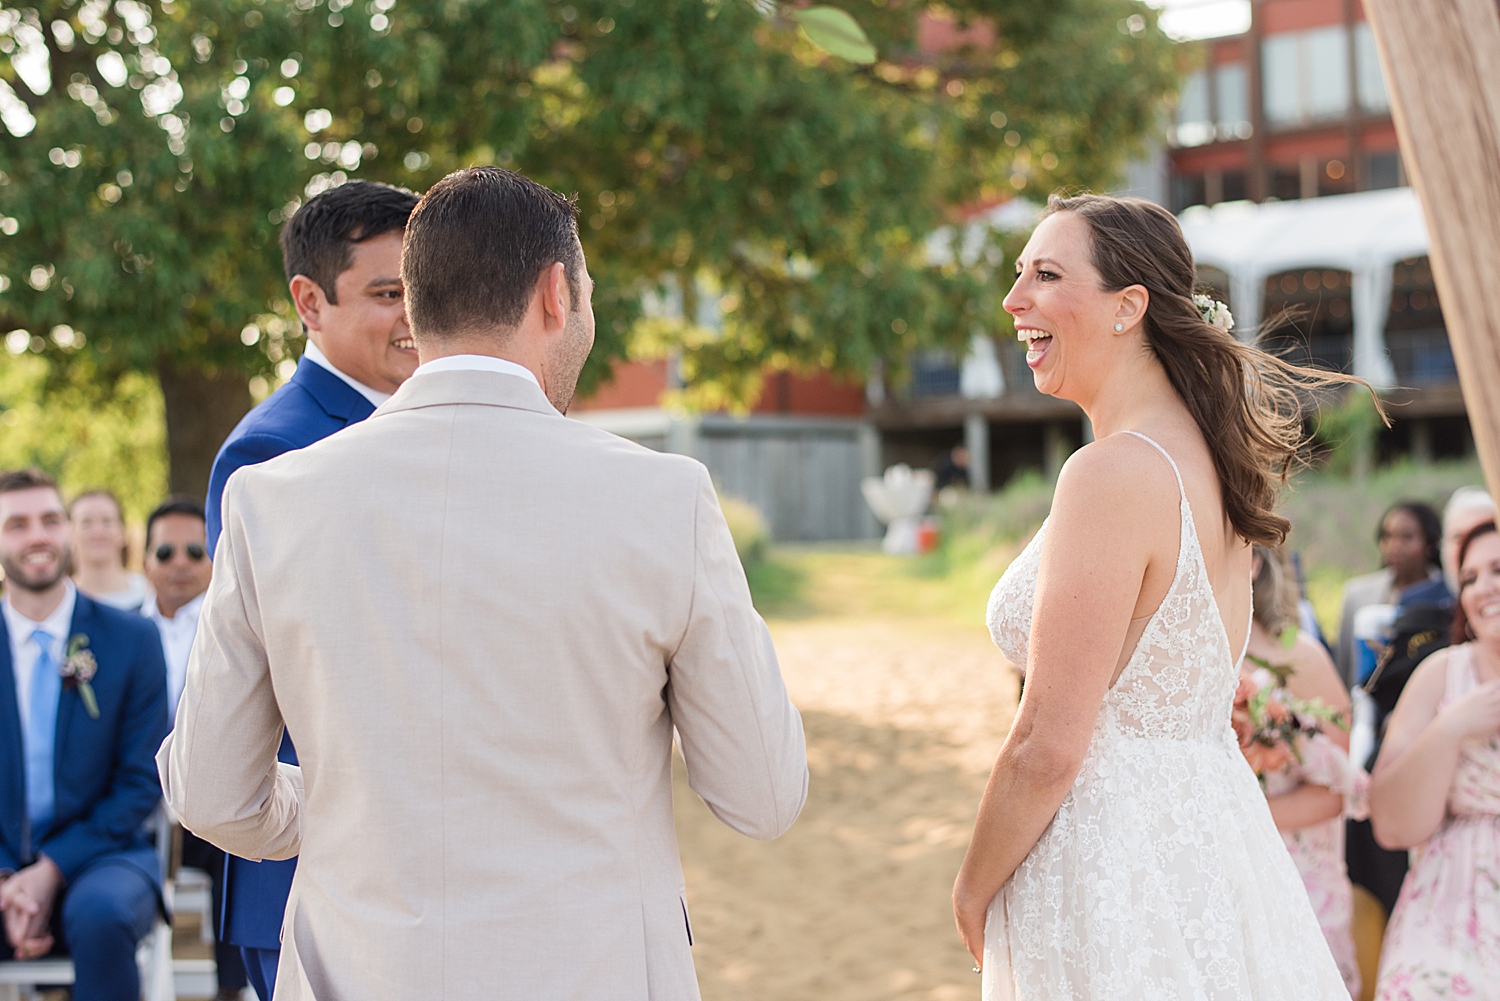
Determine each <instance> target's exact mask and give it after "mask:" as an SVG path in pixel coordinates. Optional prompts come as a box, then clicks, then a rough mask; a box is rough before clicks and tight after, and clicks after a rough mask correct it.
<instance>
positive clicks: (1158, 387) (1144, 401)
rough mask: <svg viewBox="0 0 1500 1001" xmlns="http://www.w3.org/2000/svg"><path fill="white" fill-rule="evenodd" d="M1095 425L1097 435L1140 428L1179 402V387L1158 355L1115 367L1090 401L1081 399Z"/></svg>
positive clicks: (1102, 436)
mask: <svg viewBox="0 0 1500 1001" xmlns="http://www.w3.org/2000/svg"><path fill="white" fill-rule="evenodd" d="M1078 402H1079V405H1080V406H1081V407H1083V412H1084V413H1085V414H1087V415H1088V418H1089V423H1090V424H1091V425H1093V428H1094V437H1095V438H1107V437H1109V436H1110V435H1112V434H1116V433H1118V432H1120V431H1138V430H1141V428H1142V426H1144V425H1148V424H1150V423H1152V418H1154V417H1155V416H1156V415H1158V414H1160V413H1162V411H1163V409H1164V408H1170V407H1171V406H1172V405H1173V404H1175V403H1177V402H1178V401H1177V390H1176V389H1174V388H1173V386H1172V380H1171V379H1169V378H1167V370H1166V369H1164V368H1162V365H1161V362H1159V361H1157V360H1156V356H1155V355H1151V354H1146V355H1144V356H1136V357H1134V358H1132V359H1130V361H1128V362H1126V363H1125V364H1122V365H1117V366H1114V367H1112V368H1111V370H1110V373H1109V375H1108V376H1107V377H1106V378H1105V379H1103V380H1102V381H1101V382H1100V383H1099V386H1098V389H1097V390H1096V391H1095V392H1094V394H1093V396H1092V397H1091V398H1090V399H1088V400H1080V401H1078Z"/></svg>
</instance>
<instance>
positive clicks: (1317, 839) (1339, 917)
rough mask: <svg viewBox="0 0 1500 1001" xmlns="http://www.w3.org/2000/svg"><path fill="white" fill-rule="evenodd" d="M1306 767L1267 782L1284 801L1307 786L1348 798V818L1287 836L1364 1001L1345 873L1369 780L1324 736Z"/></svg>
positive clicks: (1306, 748)
mask: <svg viewBox="0 0 1500 1001" xmlns="http://www.w3.org/2000/svg"><path fill="white" fill-rule="evenodd" d="M1299 750H1300V752H1301V754H1302V761H1301V763H1300V764H1299V763H1298V762H1296V761H1292V762H1290V763H1288V764H1287V765H1286V766H1285V767H1284V768H1281V769H1280V770H1278V771H1275V772H1271V773H1270V774H1268V775H1267V776H1266V780H1265V789H1266V795H1267V796H1268V797H1270V796H1280V795H1282V794H1284V793H1289V792H1291V791H1292V790H1294V789H1296V788H1297V787H1298V786H1300V785H1303V784H1305V783H1312V784H1313V785H1320V786H1325V787H1327V788H1329V789H1331V790H1333V791H1334V792H1336V793H1340V794H1341V795H1343V797H1344V815H1343V816H1339V817H1334V818H1332V819H1331V820H1325V821H1324V822H1322V823H1321V824H1313V825H1311V826H1310V827H1304V828H1302V829H1300V830H1296V831H1282V832H1281V840H1282V841H1284V842H1286V848H1287V851H1288V852H1290V853H1291V856H1292V861H1293V862H1295V863H1296V864H1297V872H1298V873H1299V874H1300V875H1301V876H1302V885H1303V886H1305V887H1307V897H1308V900H1310V901H1311V902H1312V908H1313V913H1314V914H1316V915H1317V917H1318V924H1319V925H1320V926H1321V927H1322V929H1323V937H1324V938H1325V939H1327V940H1328V949H1329V951H1330V952H1332V953H1333V959H1334V962H1336V963H1338V967H1339V973H1340V975H1342V976H1343V978H1344V985H1345V986H1346V987H1348V988H1349V996H1350V997H1355V998H1357V997H1359V988H1360V979H1359V963H1358V962H1357V961H1356V960H1355V953H1354V934H1353V930H1352V929H1353V925H1354V888H1353V887H1352V886H1350V884H1349V872H1348V870H1347V869H1345V868H1344V817H1346V816H1354V817H1356V818H1359V817H1360V816H1363V815H1368V814H1367V812H1366V798H1365V796H1366V790H1367V787H1368V784H1369V776H1367V775H1365V774H1364V772H1363V770H1362V769H1360V768H1358V767H1356V766H1355V765H1352V764H1350V762H1349V755H1348V754H1346V753H1345V752H1344V749H1343V748H1341V747H1339V746H1338V745H1337V744H1335V743H1334V742H1333V741H1332V740H1329V739H1328V737H1326V736H1324V735H1323V734H1318V735H1317V736H1315V737H1313V738H1312V739H1310V740H1304V741H1302V743H1301V746H1300V747H1299Z"/></svg>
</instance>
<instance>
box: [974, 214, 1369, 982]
mask: <svg viewBox="0 0 1500 1001" xmlns="http://www.w3.org/2000/svg"><path fill="white" fill-rule="evenodd" d="M1193 283H1194V268H1193V258H1192V254H1191V252H1190V251H1189V249H1188V246H1187V243H1186V242H1185V241H1184V239H1183V236H1182V232H1181V230H1180V229H1179V228H1178V225H1177V222H1176V220H1175V219H1173V218H1172V216H1171V215H1170V214H1169V213H1168V212H1167V211H1166V210H1164V209H1162V208H1160V207H1158V206H1156V205H1153V204H1151V203H1149V202H1144V201H1140V200H1137V199H1116V198H1104V197H1098V196H1092V195H1082V196H1078V197H1075V198H1068V199H1057V198H1054V199H1053V200H1052V202H1051V204H1050V209H1049V212H1048V214H1047V216H1046V218H1045V219H1044V220H1043V221H1042V223H1041V224H1040V225H1039V226H1038V227H1037V230H1036V232H1035V234H1034V235H1033V236H1032V238H1031V240H1030V242H1029V243H1028V244H1027V245H1026V249H1025V250H1024V251H1023V252H1022V254H1021V257H1020V259H1019V261H1018V262H1017V274H1016V283H1015V287H1014V288H1012V289H1011V291H1010V294H1009V295H1008V296H1007V297H1006V299H1005V308H1006V310H1008V311H1009V312H1010V313H1011V314H1012V315H1014V316H1015V321H1016V330H1017V333H1018V335H1019V336H1020V337H1021V338H1022V339H1024V340H1025V341H1026V342H1027V347H1028V351H1027V354H1026V360H1027V364H1028V365H1030V367H1031V369H1032V372H1033V375H1034V378H1035V380H1036V386H1037V388H1038V389H1039V390H1041V391H1042V392H1044V393H1049V394H1051V395H1053V396H1058V397H1061V398H1063V399H1067V400H1072V401H1074V402H1076V403H1077V404H1078V405H1079V406H1081V407H1082V408H1083V410H1084V412H1085V413H1087V415H1088V417H1089V420H1090V421H1091V422H1092V424H1093V427H1094V431H1095V434H1096V435H1097V439H1098V440H1096V441H1095V442H1093V443H1092V444H1089V445H1087V446H1085V447H1084V448H1083V449H1081V450H1079V451H1078V452H1077V453H1075V454H1074V455H1073V457H1072V458H1071V459H1070V460H1069V461H1068V463H1067V464H1066V465H1065V466H1064V467H1063V471H1062V474H1061V476H1060V477H1059V479H1058V481H1057V490H1056V496H1055V499H1054V502H1053V506H1052V512H1051V515H1050V517H1049V518H1048V519H1047V521H1046V522H1045V523H1044V524H1043V526H1042V529H1041V531H1039V532H1038V533H1037V535H1036V537H1035V538H1034V539H1033V540H1032V542H1031V544H1030V545H1029V546H1027V547H1026V550H1025V551H1024V552H1023V553H1022V554H1021V555H1020V556H1019V557H1018V558H1017V559H1016V561H1015V562H1014V563H1013V564H1012V565H1011V567H1010V569H1009V570H1007V571H1006V573H1005V576H1004V577H1003V578H1002V579H1001V580H1000V582H999V584H998V585H996V587H995V591H994V594H993V595H992V596H991V598H990V608H989V623H990V632H991V634H992V635H993V636H994V639H995V642H996V644H997V645H998V646H999V647H1000V649H1001V650H1002V651H1003V652H1004V653H1005V655H1006V656H1007V657H1009V658H1010V659H1011V660H1012V661H1014V662H1015V663H1016V664H1018V665H1022V666H1023V668H1024V670H1025V672H1026V687H1025V695H1024V697H1023V699H1022V701H1021V705H1020V708H1019V710H1018V711H1017V715H1016V720H1015V724H1014V726H1013V728H1012V729H1011V732H1010V735H1009V736H1008V737H1007V739H1006V741H1005V744H1004V747H1003V748H1002V750H1001V752H1000V757H999V760H997V761H996V763H995V768H994V771H993V773H992V774H991V776H990V780H989V784H988V786H987V787H986V789H985V792H984V797H983V799H982V801H981V802H980V806H979V819H978V822H977V824H976V826H975V830H974V837H973V840H972V842H971V844H970V846H969V851H968V854H967V856H966V857H965V859H964V863H963V868H962V869H961V870H960V872H959V875H958V880H957V883H956V884H955V887H954V891H953V902H954V911H955V914H956V917H957V920H958V927H959V932H960V934H961V935H962V937H963V940H964V944H965V945H966V946H967V947H968V949H969V951H970V952H971V953H972V954H973V955H974V958H975V960H976V962H977V963H978V964H979V967H982V968H983V975H984V998H985V1001H1012V999H1014V1001H1044V999H1045V1001H1058V999H1088V1001H1125V999H1130V1001H1147V999H1150V1001H1156V999H1182V1001H1187V999H1214V1001H1219V999H1243V1001H1252V999H1253V1001H1335V999H1342V1001H1347V999H1348V996H1349V995H1348V992H1347V991H1346V990H1345V988H1344V982H1343V979H1342V978H1341V977H1340V975H1339V971H1338V967H1337V966H1336V965H1335V964H1334V961H1333V957H1332V956H1331V955H1330V954H1329V951H1328V946H1327V945H1326V944H1325V942H1324V939H1323V935H1322V932H1321V931H1320V930H1319V927H1318V922H1317V919H1316V918H1315V917H1314V914H1313V910H1312V907H1311V906H1310V904H1309V903H1308V899H1307V894H1306V892H1305V891H1304V889H1303V886H1302V880H1301V879H1300V877H1299V876H1298V875H1297V870H1296V868H1295V867H1294V866H1293V864H1292V861H1291V859H1290V857H1289V856H1288V855H1287V851H1286V848H1285V846H1284V845H1283V843H1282V840H1281V838H1280V837H1279V836H1278V835H1277V832H1276V826H1275V824H1274V823H1273V822H1272V820H1271V814H1270V811H1269V809H1268V807H1267V806H1266V799H1265V796H1263V795H1262V794H1261V791H1260V788H1259V786H1258V785H1257V783H1256V779H1255V776H1254V774H1253V773H1252V772H1251V770H1250V767H1249V766H1248V765H1247V764H1246V762H1245V759H1244V757H1243V755H1241V753H1240V750H1239V746H1238V743H1237V742H1236V739H1235V736H1234V734H1233V731H1232V729H1231V727H1230V722H1229V718H1230V708H1231V704H1232V702H1233V699H1234V693H1235V687H1236V684H1237V679H1238V669H1237V664H1238V662H1239V660H1240V659H1241V657H1242V656H1243V653H1244V645H1245V640H1246V638H1247V637H1248V635H1249V630H1250V555H1251V553H1250V547H1251V543H1256V542H1259V543H1264V544H1266V545H1269V546H1275V545H1278V544H1280V543H1281V541H1282V539H1283V538H1284V537H1285V535H1286V532H1287V529H1288V527H1289V526H1288V523H1287V521H1286V520H1285V519H1283V518H1281V517H1280V516H1278V515H1277V514H1276V513H1275V512H1274V511H1273V505H1274V502H1275V499H1276V495H1277V491H1278V489H1279V487H1280V486H1281V485H1282V483H1284V482H1285V478H1286V474H1287V471H1288V469H1289V468H1290V466H1291V463H1292V460H1293V458H1294V457H1295V454H1296V451H1297V449H1298V447H1299V446H1300V445H1301V444H1302V434H1303V432H1302V423H1301V414H1300V411H1299V408H1298V402H1297V399H1296V395H1295V390H1296V388H1297V387H1298V386H1308V385H1327V384H1330V383H1333V382H1340V381H1350V380H1347V379H1344V378H1341V377H1338V376H1333V375H1329V374H1326V373H1316V372H1312V371H1308V370H1303V369H1297V368H1294V367H1292V366H1289V365H1287V364H1285V363H1283V362H1281V361H1279V360H1277V359H1275V358H1272V357H1270V356H1269V355H1266V354H1264V353H1263V352H1261V351H1259V350H1257V349H1255V348H1253V347H1251V346H1249V345H1247V344H1244V343H1242V342H1240V341H1238V340H1237V339H1236V338H1235V337H1234V336H1233V335H1232V334H1231V333H1230V332H1229V327H1230V326H1231V323H1232V320H1231V319H1230V317H1229V315H1228V310H1227V309H1224V308H1223V307H1222V305H1220V304H1217V303H1214V302H1213V301H1212V300H1209V299H1207V298H1205V297H1203V296H1197V297H1195V296H1194V295H1193ZM979 967H976V970H977V969H979Z"/></svg>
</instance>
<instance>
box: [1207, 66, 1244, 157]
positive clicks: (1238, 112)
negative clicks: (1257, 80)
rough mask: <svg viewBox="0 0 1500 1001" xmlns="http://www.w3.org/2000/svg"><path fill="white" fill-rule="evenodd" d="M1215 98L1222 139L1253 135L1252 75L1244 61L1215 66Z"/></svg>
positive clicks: (1216, 117) (1215, 117)
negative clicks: (1251, 127)
mask: <svg viewBox="0 0 1500 1001" xmlns="http://www.w3.org/2000/svg"><path fill="white" fill-rule="evenodd" d="M1214 91H1215V94H1214V97H1215V98H1216V103H1217V104H1218V107H1217V108H1216V109H1215V112H1216V114H1215V115H1214V119H1215V121H1217V122H1218V123H1219V138H1220V139H1249V138H1250V131H1251V130H1250V74H1249V72H1248V71H1247V70H1246V69H1245V64H1244V63H1224V64H1223V65H1221V66H1218V67H1216V68H1215V69H1214Z"/></svg>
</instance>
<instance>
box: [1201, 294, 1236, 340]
mask: <svg viewBox="0 0 1500 1001" xmlns="http://www.w3.org/2000/svg"><path fill="white" fill-rule="evenodd" d="M1193 305H1194V306H1197V307H1198V312H1199V313H1200V314H1202V316H1203V322H1204V323H1206V324H1208V325H1209V326H1211V327H1218V328H1219V329H1220V330H1226V331H1227V330H1233V329H1234V315H1233V314H1232V313H1230V312H1229V307H1228V306H1226V305H1224V304H1223V303H1222V302H1219V301H1218V300H1217V299H1215V298H1214V297H1213V296H1209V295H1204V294H1203V293H1202V292H1199V293H1196V294H1195V295H1194V296H1193Z"/></svg>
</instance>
